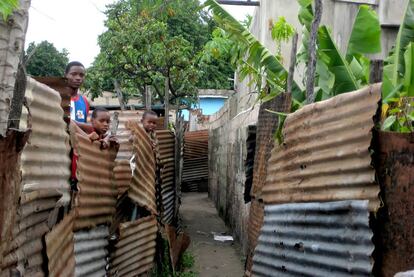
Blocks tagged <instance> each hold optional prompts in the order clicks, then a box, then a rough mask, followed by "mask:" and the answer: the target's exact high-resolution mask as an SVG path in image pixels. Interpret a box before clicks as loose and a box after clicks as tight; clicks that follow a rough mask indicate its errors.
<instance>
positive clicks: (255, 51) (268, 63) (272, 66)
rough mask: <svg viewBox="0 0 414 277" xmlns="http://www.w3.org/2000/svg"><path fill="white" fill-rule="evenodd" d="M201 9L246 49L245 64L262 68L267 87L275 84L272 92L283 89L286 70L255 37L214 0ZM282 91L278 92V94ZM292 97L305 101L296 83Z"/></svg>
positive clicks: (294, 83)
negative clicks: (212, 16) (204, 9)
mask: <svg viewBox="0 0 414 277" xmlns="http://www.w3.org/2000/svg"><path fill="white" fill-rule="evenodd" d="M203 7H207V8H208V9H209V10H211V11H212V12H213V14H214V16H215V17H214V18H215V20H216V21H217V22H218V23H219V25H220V26H221V27H222V28H223V29H224V30H225V31H226V32H228V33H230V34H231V35H230V37H231V38H232V39H235V40H237V42H238V43H243V44H245V45H246V46H247V47H246V49H247V53H246V56H247V57H248V58H247V63H249V64H250V65H251V66H252V67H254V68H256V69H257V68H259V67H263V69H264V73H265V76H264V77H265V78H266V80H267V83H268V85H269V86H272V84H277V86H276V87H274V88H273V90H277V89H278V88H280V87H284V85H285V82H286V78H287V70H286V69H285V68H284V67H283V65H282V64H281V63H280V61H279V60H278V59H277V58H276V57H275V56H274V55H273V54H272V53H271V52H270V51H269V50H268V49H267V48H266V47H264V46H263V45H262V44H261V43H260V42H259V41H258V40H257V39H256V38H255V37H254V35H252V34H251V33H250V32H249V31H248V30H247V29H246V28H245V27H244V26H243V25H242V24H241V23H240V22H239V21H237V20H236V19H234V18H233V17H232V16H231V15H230V14H229V13H228V12H227V11H226V10H224V9H223V8H222V7H221V6H220V5H219V4H218V3H217V2H216V1H215V0H206V1H205V2H204V5H203ZM258 71H259V70H258ZM280 92H282V91H279V93H280ZM292 96H293V98H294V99H295V100H296V101H298V102H303V101H304V100H305V95H304V92H303V91H302V90H301V89H300V87H299V85H298V84H297V83H296V82H293V84H292Z"/></svg>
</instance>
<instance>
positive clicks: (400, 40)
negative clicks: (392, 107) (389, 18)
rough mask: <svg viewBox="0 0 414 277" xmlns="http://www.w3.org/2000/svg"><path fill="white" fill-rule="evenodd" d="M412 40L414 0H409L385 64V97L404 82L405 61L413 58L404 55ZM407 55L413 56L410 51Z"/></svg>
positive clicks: (413, 32)
mask: <svg viewBox="0 0 414 277" xmlns="http://www.w3.org/2000/svg"><path fill="white" fill-rule="evenodd" d="M412 41H414V0H409V1H408V5H407V9H406V12H405V15H404V19H403V22H402V24H401V26H400V30H399V32H398V35H397V41H396V44H395V47H394V49H393V51H392V53H391V55H390V56H389V58H388V59H387V60H386V61H385V62H386V65H385V66H384V75H383V85H382V97H383V99H389V98H390V97H389V95H390V94H391V93H395V89H396V88H397V87H398V85H399V83H403V78H404V76H405V70H406V68H407V66H406V65H405V63H406V62H407V63H408V64H409V65H410V64H411V63H412V60H407V61H405V57H404V55H405V51H406V49H407V48H408V45H409V43H410V42H412ZM406 57H407V58H411V56H410V54H409V53H408V54H406ZM408 68H410V66H408Z"/></svg>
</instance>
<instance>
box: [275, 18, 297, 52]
mask: <svg viewBox="0 0 414 277" xmlns="http://www.w3.org/2000/svg"><path fill="white" fill-rule="evenodd" d="M294 34H295V29H294V28H293V26H292V25H290V24H289V23H287V22H286V18H285V17H284V16H280V17H279V20H278V21H277V22H276V23H275V24H274V25H273V27H272V38H273V40H274V41H276V47H277V57H278V59H279V60H282V42H288V41H289V39H291V38H292V36H293V35H294Z"/></svg>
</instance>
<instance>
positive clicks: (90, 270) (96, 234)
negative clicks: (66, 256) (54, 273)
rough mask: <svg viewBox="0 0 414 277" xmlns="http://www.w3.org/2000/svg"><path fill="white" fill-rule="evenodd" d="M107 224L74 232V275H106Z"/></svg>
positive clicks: (80, 276)
mask: <svg viewBox="0 0 414 277" xmlns="http://www.w3.org/2000/svg"><path fill="white" fill-rule="evenodd" d="M108 237H109V230H108V227H107V226H103V225H101V226H98V227H95V228H93V229H90V230H83V231H77V232H75V261H76V268H75V276H77V277H82V276H85V277H87V276H107V272H106V268H107V265H108V262H107V258H108V251H107V247H108V244H109V243H108Z"/></svg>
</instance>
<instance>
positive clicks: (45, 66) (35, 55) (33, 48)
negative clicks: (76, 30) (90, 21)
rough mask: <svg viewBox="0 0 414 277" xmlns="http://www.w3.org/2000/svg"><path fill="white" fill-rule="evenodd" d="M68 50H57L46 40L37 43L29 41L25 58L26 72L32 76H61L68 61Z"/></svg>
mask: <svg viewBox="0 0 414 277" xmlns="http://www.w3.org/2000/svg"><path fill="white" fill-rule="evenodd" d="M68 54H69V52H68V51H67V50H66V49H63V50H62V51H59V50H57V49H56V47H55V46H54V45H53V43H50V42H48V41H46V40H45V41H42V42H40V43H39V44H36V43H34V42H31V43H30V44H29V47H28V48H27V51H26V55H25V60H26V71H27V74H29V75H32V76H63V74H64V71H65V66H66V64H67V63H68V61H69V59H68Z"/></svg>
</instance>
